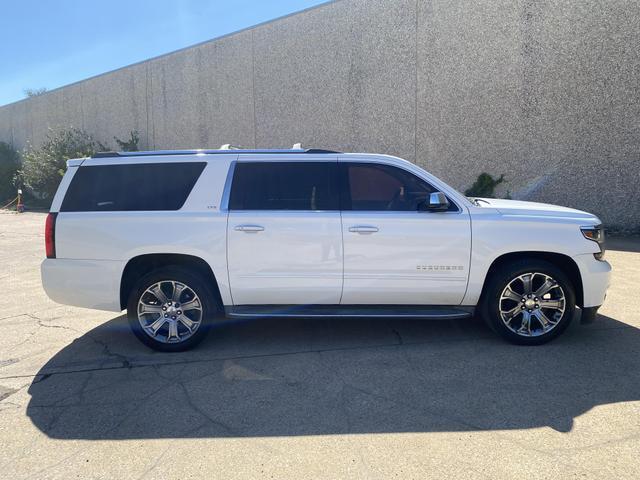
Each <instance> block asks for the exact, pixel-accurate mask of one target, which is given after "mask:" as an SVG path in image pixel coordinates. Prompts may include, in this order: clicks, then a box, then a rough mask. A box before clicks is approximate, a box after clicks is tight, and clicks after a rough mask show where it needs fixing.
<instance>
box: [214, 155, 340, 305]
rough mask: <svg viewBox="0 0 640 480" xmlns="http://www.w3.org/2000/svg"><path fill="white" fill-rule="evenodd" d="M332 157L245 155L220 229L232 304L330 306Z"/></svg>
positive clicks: (334, 258) (335, 243) (335, 242)
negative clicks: (224, 235) (224, 242)
mask: <svg viewBox="0 0 640 480" xmlns="http://www.w3.org/2000/svg"><path fill="white" fill-rule="evenodd" d="M338 197H339V195H338V186H337V156H331V157H330V160H329V159H327V156H326V155H324V156H322V157H316V158H314V157H313V156H312V155H310V154H302V155H287V156H286V158H272V157H271V156H270V157H269V159H268V161H265V160H264V156H262V157H255V158H251V157H245V158H242V159H240V160H239V161H238V162H237V164H235V167H234V172H233V180H232V184H231V191H230V195H229V217H228V223H227V245H228V247H227V252H228V272H229V283H230V287H231V295H232V297H233V303H234V305H310V304H338V303H339V302H340V294H341V291H342V262H343V255H342V229H341V223H340V211H339V200H338Z"/></svg>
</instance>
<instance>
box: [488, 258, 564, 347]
mask: <svg viewBox="0 0 640 480" xmlns="http://www.w3.org/2000/svg"><path fill="white" fill-rule="evenodd" d="M481 309H482V315H483V317H484V319H485V321H486V322H487V324H488V325H489V326H490V327H491V328H492V329H493V330H494V331H495V332H496V333H498V334H499V335H501V336H502V337H503V338H505V339H507V340H508V341H510V342H512V343H516V344H520V345H540V344H543V343H546V342H548V341H550V340H552V339H553V338H555V337H557V336H558V335H560V334H561V333H562V332H563V331H564V330H565V329H566V328H567V327H568V326H569V323H571V320H572V318H573V316H574V314H575V290H574V287H573V284H572V283H571V281H570V280H569V278H568V277H567V276H566V275H565V273H564V272H563V271H562V270H561V269H560V268H558V267H557V266H555V265H554V264H552V263H549V262H546V261H544V260H537V259H531V260H519V261H516V262H512V263H510V264H507V265H503V266H501V267H500V268H498V269H496V270H494V272H493V274H492V276H491V278H489V280H488V284H487V288H486V290H485V292H484V295H483V301H482V305H481Z"/></svg>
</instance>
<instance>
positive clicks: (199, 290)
mask: <svg viewBox="0 0 640 480" xmlns="http://www.w3.org/2000/svg"><path fill="white" fill-rule="evenodd" d="M160 282H161V285H162V286H161V288H162V289H163V290H164V291H166V292H167V294H166V296H167V297H168V296H170V295H171V293H169V292H168V291H167V286H168V285H171V284H170V283H164V282H177V283H180V284H184V285H187V286H188V290H187V289H185V291H183V293H182V294H181V295H182V296H181V298H183V299H186V300H189V297H190V296H191V297H193V296H192V292H194V293H195V295H197V297H198V299H199V302H198V305H199V307H200V309H201V312H202V313H201V316H200V314H199V313H198V310H195V312H196V313H195V315H194V313H189V314H188V315H189V316H191V317H194V318H196V319H199V320H200V323H199V325H198V327H197V328H196V329H195V331H194V332H193V333H190V330H188V329H187V328H186V326H185V325H184V324H182V323H179V327H176V328H180V330H179V332H180V333H182V334H183V335H184V338H185V339H184V340H180V341H178V340H176V341H173V342H171V343H165V341H162V339H161V340H157V339H156V338H153V337H152V336H151V334H150V333H147V332H146V331H145V329H144V328H143V326H142V325H141V323H140V321H139V319H138V302H139V301H140V299H141V297H142V296H143V295H149V293H148V292H147V289H149V288H150V287H152V286H154V285H156V284H158V283H160ZM208 283H209V282H207V281H206V280H205V279H203V278H202V276H200V275H199V274H197V273H194V272H192V271H189V270H186V269H184V268H182V267H179V266H167V267H162V268H158V269H156V270H153V271H151V272H149V273H148V274H146V275H144V276H143V277H141V278H140V279H139V280H138V281H137V282H136V284H135V285H134V287H133V289H132V290H131V293H130V295H129V300H128V302H127V317H128V319H129V325H130V326H131V330H132V331H133V333H134V334H135V335H136V337H138V339H139V340H140V341H141V342H142V343H144V344H145V345H147V346H148V347H151V348H153V349H154V350H159V351H162V352H182V351H184V350H189V349H191V348H193V347H195V346H196V345H197V344H198V343H200V342H201V341H202V340H203V339H204V338H205V337H206V335H207V333H208V331H209V329H210V327H211V324H212V323H213V322H214V320H215V319H216V318H217V317H218V316H219V314H220V312H221V308H220V306H219V305H218V304H219V301H217V300H216V298H217V296H216V295H215V294H214V292H213V290H212V288H211V286H210V285H209V284H208ZM145 292H147V293H146V294H145ZM148 298H149V297H146V298H145V301H146V300H147V299H148ZM167 300H172V299H169V298H167ZM152 302H153V300H152ZM174 305H175V304H174ZM178 305H179V304H178ZM164 306H165V305H164V304H162V305H160V304H159V305H158V306H156V305H152V307H159V308H164ZM175 313H182V312H180V311H178V312H175ZM184 313H185V315H187V312H186V311H185V312H184ZM148 315H149V316H153V315H155V313H150V314H148ZM159 315H164V314H163V313H159ZM164 316H166V315H164ZM143 318H145V319H146V318H149V317H145V316H144V315H143ZM158 318H159V317H158ZM171 318H173V317H171ZM152 320H153V318H151V319H150V320H148V322H151V321H152ZM169 321H170V319H167V322H169ZM145 322H147V320H145ZM168 330H169V326H168V324H165V325H164V326H162V327H161V328H160V329H159V331H160V332H166V333H167V334H165V335H164V336H166V337H167V338H173V339H176V338H177V337H176V336H175V335H173V336H172V335H171V334H169V332H168ZM176 332H178V330H177V331H176ZM161 336H162V335H160V336H159V337H158V338H161Z"/></svg>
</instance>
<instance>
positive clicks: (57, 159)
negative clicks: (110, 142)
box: [18, 127, 106, 201]
mask: <svg viewBox="0 0 640 480" xmlns="http://www.w3.org/2000/svg"><path fill="white" fill-rule="evenodd" d="M101 150H106V148H105V146H104V145H102V144H101V143H100V142H97V141H96V140H94V139H93V137H92V136H91V135H89V134H88V133H87V132H85V131H83V130H80V129H78V128H73V127H71V128H69V129H66V130H59V131H54V130H51V129H50V130H49V133H48V134H47V137H46V139H45V141H44V142H43V143H42V145H41V146H40V147H38V148H34V147H32V146H29V147H27V149H26V150H25V151H24V153H23V155H22V168H21V169H20V171H19V172H18V181H19V182H21V183H22V184H24V186H25V187H27V188H28V189H29V190H31V191H32V192H34V193H35V194H37V195H39V196H40V197H41V198H43V199H44V200H47V201H50V200H52V199H53V196H54V194H55V193H56V190H57V188H58V184H59V183H60V180H62V176H63V175H64V172H65V171H66V169H67V160H69V159H70V158H81V157H88V156H91V155H93V154H94V153H95V152H97V151H101Z"/></svg>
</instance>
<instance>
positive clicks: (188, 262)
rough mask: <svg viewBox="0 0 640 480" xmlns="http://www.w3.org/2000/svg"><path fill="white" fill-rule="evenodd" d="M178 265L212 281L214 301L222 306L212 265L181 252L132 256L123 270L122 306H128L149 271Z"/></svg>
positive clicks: (121, 281)
mask: <svg viewBox="0 0 640 480" xmlns="http://www.w3.org/2000/svg"><path fill="white" fill-rule="evenodd" d="M167 266H176V267H183V268H185V269H188V270H193V271H196V272H197V273H198V274H200V275H201V276H202V277H203V278H204V279H205V280H208V281H209V282H210V285H211V287H212V290H213V293H214V295H215V298H214V301H216V302H217V303H218V305H219V306H222V297H221V295H220V289H219V287H218V281H217V280H216V277H215V275H214V273H213V270H212V269H211V266H210V265H209V264H208V263H207V262H206V261H205V260H203V259H202V258H200V257H197V256H195V255H187V254H181V253H149V254H144V255H138V256H137V257H133V258H131V259H130V260H129V261H128V262H127V264H126V265H125V267H124V270H123V271H122V276H121V278H120V307H121V308H122V309H123V310H124V309H126V308H127V300H128V299H129V295H130V293H131V289H132V288H133V287H134V285H135V283H136V281H137V280H138V279H139V278H140V277H142V276H143V275H146V274H147V273H149V272H151V271H152V270H155V269H157V268H161V267H167Z"/></svg>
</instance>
